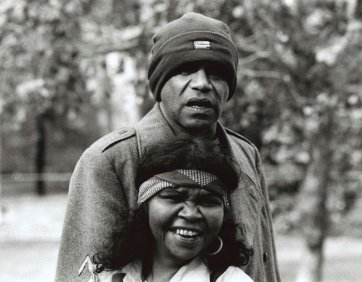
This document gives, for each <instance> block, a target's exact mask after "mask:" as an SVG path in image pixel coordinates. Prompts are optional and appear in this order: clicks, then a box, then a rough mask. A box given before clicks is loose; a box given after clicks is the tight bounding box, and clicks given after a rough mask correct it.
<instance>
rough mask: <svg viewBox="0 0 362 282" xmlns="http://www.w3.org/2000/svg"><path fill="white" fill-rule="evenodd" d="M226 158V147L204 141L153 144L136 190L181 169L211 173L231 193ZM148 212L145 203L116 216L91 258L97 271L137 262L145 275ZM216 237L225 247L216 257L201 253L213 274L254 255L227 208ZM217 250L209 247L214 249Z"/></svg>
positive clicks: (234, 176)
mask: <svg viewBox="0 0 362 282" xmlns="http://www.w3.org/2000/svg"><path fill="white" fill-rule="evenodd" d="M229 155H230V154H228V153H227V148H226V147H222V146H220V145H219V144H216V143H215V142H210V141H209V140H206V139H203V138H196V139H193V140H189V139H187V140H186V139H182V140H180V139H179V140H174V141H172V142H168V143H164V144H156V145H154V146H152V147H150V148H148V149H147V150H146V152H145V154H144V157H143V158H142V159H141V162H140V167H139V170H138V174H137V178H136V185H137V187H139V185H140V184H142V182H143V181H145V180H147V179H149V178H151V177H152V176H154V175H156V174H158V173H162V172H165V171H171V170H175V169H180V168H183V169H198V170H203V171H207V172H210V173H213V174H214V175H216V176H218V177H219V178H220V179H221V180H222V181H223V182H224V184H225V185H226V186H227V187H228V188H229V190H233V189H235V188H236V187H237V183H238V173H237V172H236V171H235V170H234V168H233V165H232V163H233V160H232V159H231V158H230V157H229ZM234 167H235V166H234ZM147 210H148V208H147V202H146V203H143V204H142V205H141V206H139V207H138V208H137V209H136V210H134V211H133V212H130V213H122V214H120V215H119V218H118V221H119V224H116V225H115V227H114V232H113V234H112V237H111V238H108V240H107V241H106V242H105V243H104V245H103V249H102V251H100V252H98V253H96V254H95V255H94V256H93V260H94V262H95V263H96V264H97V265H98V267H97V269H98V271H99V272H100V271H102V270H103V269H109V270H117V269H120V268H122V267H123V266H125V265H127V264H128V263H130V262H132V261H134V260H136V259H139V260H141V261H142V265H143V271H144V272H145V273H147V272H148V271H149V270H150V269H149V267H151V256H152V247H153V244H154V241H153V235H152V232H151V229H150V226H149V221H148V214H147ZM219 237H220V238H221V239H222V240H223V243H224V245H223V248H222V250H221V251H220V252H219V253H218V254H216V255H213V256H209V255H207V251H206V250H205V251H204V252H203V253H202V254H201V256H202V257H203V259H204V261H205V263H206V264H207V265H208V267H209V268H210V269H211V270H212V271H218V270H222V269H226V268H227V267H228V266H230V265H235V266H241V265H245V264H247V263H248V261H249V257H250V256H251V255H252V253H253V252H252V250H251V249H249V248H247V246H246V245H245V242H244V241H243V240H242V239H240V238H237V227H236V224H235V223H234V221H233V217H232V215H231V212H230V210H229V209H228V208H225V213H224V221H223V224H222V226H221V229H220V232H219ZM217 247H218V246H216V247H214V248H213V247H212V246H210V248H213V250H215V249H217ZM213 250H210V252H212V251H213Z"/></svg>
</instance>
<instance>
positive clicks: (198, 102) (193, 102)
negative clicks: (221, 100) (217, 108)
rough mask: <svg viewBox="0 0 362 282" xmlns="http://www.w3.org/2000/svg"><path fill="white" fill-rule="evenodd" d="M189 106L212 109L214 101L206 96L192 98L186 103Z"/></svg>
mask: <svg viewBox="0 0 362 282" xmlns="http://www.w3.org/2000/svg"><path fill="white" fill-rule="evenodd" d="M186 106H187V107H190V108H193V109H211V108H213V106H212V103H211V102H210V101H209V100H208V99H205V98H202V99H200V98H191V99H190V100H188V101H187V103H186Z"/></svg>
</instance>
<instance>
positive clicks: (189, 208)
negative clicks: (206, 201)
mask: <svg viewBox="0 0 362 282" xmlns="http://www.w3.org/2000/svg"><path fill="white" fill-rule="evenodd" d="M179 216H180V217H183V218H185V219H187V220H190V221H193V220H198V219H200V218H202V215H201V212H200V210H199V207H198V206H197V205H195V204H194V203H188V202H186V203H184V205H183V207H182V209H181V210H180V212H179Z"/></svg>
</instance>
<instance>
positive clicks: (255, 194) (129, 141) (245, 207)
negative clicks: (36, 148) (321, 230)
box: [56, 104, 280, 282]
mask: <svg viewBox="0 0 362 282" xmlns="http://www.w3.org/2000/svg"><path fill="white" fill-rule="evenodd" d="M175 134H177V133H176V132H175V130H173V128H172V127H171V126H170V125H169V123H168V122H167V121H166V119H165V117H164V116H163V115H162V113H161V111H160V108H159V104H156V105H155V106H154V108H153V109H152V110H151V111H150V112H149V113H148V114H147V115H146V116H145V117H144V118H143V119H142V120H141V121H140V122H138V124H137V125H136V126H135V128H123V129H120V130H117V131H114V132H112V133H110V134H108V135H106V136H104V137H103V138H101V139H99V140H98V141H96V142H95V143H94V144H93V145H92V146H90V147H89V148H88V149H87V150H86V151H85V152H84V153H83V155H82V156H81V158H80V159H79V161H78V163H77V165H76V167H75V170H74V173H73V175H72V178H71V181H70V187H69V195H68V206H67V210H66V215H65V222H64V228H63V232H62V237H61V244H60V250H59V255H58V264H57V272H56V281H58V282H60V281H61V282H70V281H88V279H89V275H90V273H89V272H88V270H87V267H84V271H82V269H83V268H82V267H81V266H82V264H83V262H85V261H87V260H88V259H89V258H92V256H93V255H94V254H95V253H96V252H97V251H99V250H101V249H102V245H103V244H104V242H105V240H106V239H107V238H110V234H111V232H112V228H113V227H114V224H115V222H116V221H117V216H118V215H119V214H121V213H125V212H128V211H129V210H130V209H133V208H135V207H136V205H137V188H136V186H135V177H136V171H137V167H138V164H139V160H140V157H141V156H142V154H143V152H144V150H145V148H147V146H149V145H150V144H154V143H157V142H164V141H165V140H167V139H168V138H174V135H175ZM218 139H219V141H220V142H222V143H224V142H225V143H224V144H226V145H227V146H228V147H229V149H230V152H231V154H232V155H233V157H234V159H235V160H236V161H237V164H235V165H237V166H238V168H237V171H241V173H240V176H239V185H238V187H237V189H236V190H235V191H234V192H232V194H231V195H230V196H229V201H230V205H231V209H232V212H233V215H234V219H235V221H236V223H237V226H238V230H239V232H240V235H241V236H244V237H245V239H246V243H247V245H249V246H251V247H253V249H254V254H253V256H252V257H251V259H250V261H249V263H248V264H247V265H246V266H244V267H242V268H243V269H244V270H245V272H246V273H247V274H249V275H250V276H251V278H252V279H253V280H254V281H258V282H263V281H265V282H274V281H280V278H279V272H278V268H277V262H276V254H275V246H274V238H273V231H272V224H271V217H270V209H269V196H268V190H267V188H266V185H265V181H264V176H263V173H262V170H261V163H260V157H259V153H258V151H257V149H256V148H255V146H254V145H252V144H251V143H250V142H249V141H248V140H246V139H245V138H243V137H242V136H240V135H238V134H236V133H234V132H232V131H230V130H228V129H225V128H224V127H223V126H222V125H221V124H218ZM83 266H84V264H83ZM79 270H80V271H79ZM78 271H79V272H81V274H80V275H78Z"/></svg>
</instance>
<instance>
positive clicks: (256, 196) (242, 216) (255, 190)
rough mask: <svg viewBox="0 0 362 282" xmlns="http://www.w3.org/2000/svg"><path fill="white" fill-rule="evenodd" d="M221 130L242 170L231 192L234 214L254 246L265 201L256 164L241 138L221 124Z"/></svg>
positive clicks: (239, 228) (221, 136) (221, 137)
mask: <svg viewBox="0 0 362 282" xmlns="http://www.w3.org/2000/svg"><path fill="white" fill-rule="evenodd" d="M219 132H220V133H219V136H220V139H221V142H226V143H227V147H228V148H229V151H230V153H231V155H232V157H233V158H234V160H235V161H236V163H234V164H233V166H234V169H235V170H236V171H238V172H240V173H239V184H238V187H237V189H235V190H234V191H233V192H232V193H231V194H230V205H231V210H232V214H233V216H234V220H235V222H236V224H237V226H238V231H239V232H240V233H239V234H238V235H239V236H241V237H242V238H243V239H244V240H245V241H246V244H247V246H248V247H252V246H253V242H254V238H255V231H256V227H257V224H258V222H259V221H260V220H259V217H260V213H261V209H262V205H263V203H264V201H263V195H262V193H261V191H260V186H259V184H257V183H258V181H257V175H256V171H255V170H254V167H255V165H254V164H253V163H252V161H251V159H250V158H249V157H248V154H247V152H246V151H245V148H243V145H241V143H240V141H239V140H235V139H234V138H232V137H230V136H229V135H228V134H227V133H226V132H225V130H224V128H223V127H222V126H221V125H220V131H219Z"/></svg>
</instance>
